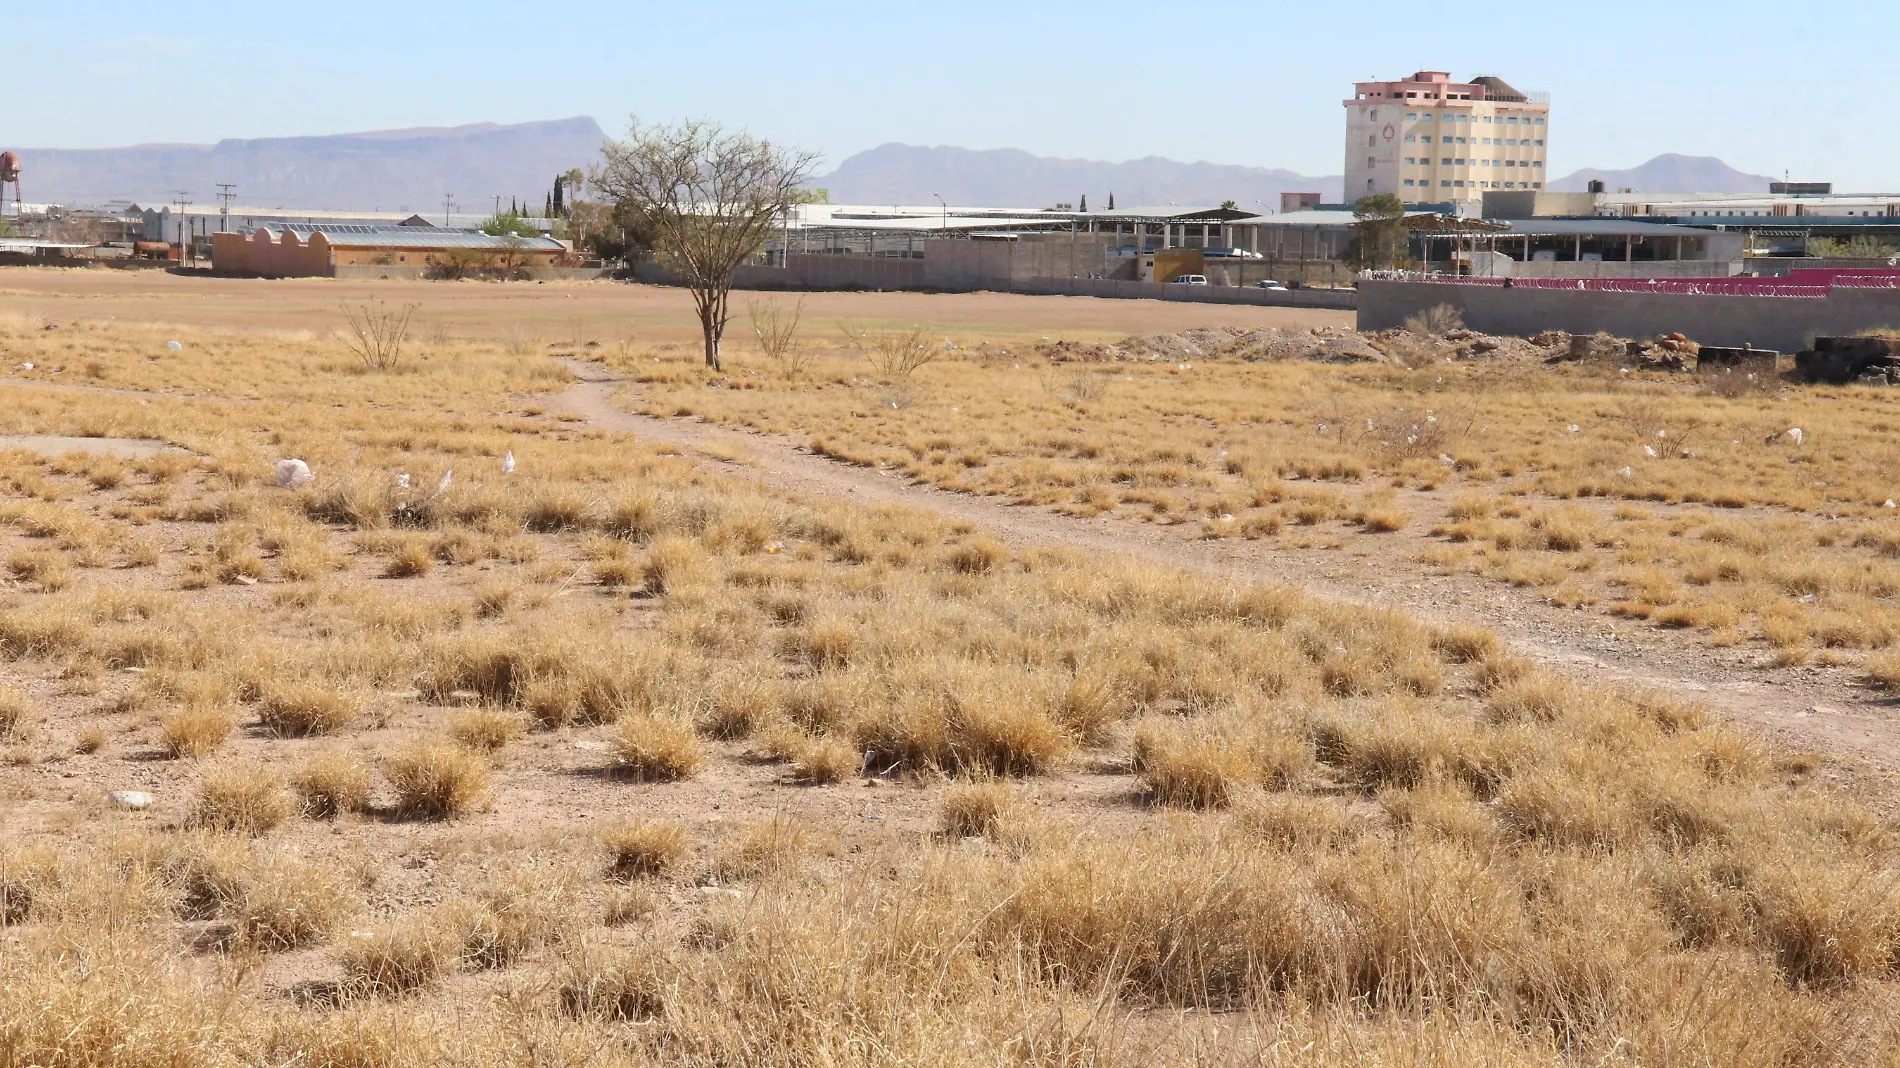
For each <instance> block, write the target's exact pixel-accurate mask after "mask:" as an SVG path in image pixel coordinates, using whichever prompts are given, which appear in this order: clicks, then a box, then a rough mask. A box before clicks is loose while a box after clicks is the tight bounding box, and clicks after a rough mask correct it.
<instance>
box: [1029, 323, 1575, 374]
mask: <svg viewBox="0 0 1900 1068" xmlns="http://www.w3.org/2000/svg"><path fill="white" fill-rule="evenodd" d="M1570 343H1571V340H1570V335H1569V334H1566V333H1563V332H1562V331H1549V332H1547V333H1544V334H1539V335H1537V336H1536V337H1534V338H1529V339H1526V338H1517V337H1493V336H1491V335H1488V334H1481V333H1478V332H1477V331H1475V330H1464V329H1459V330H1452V331H1450V332H1448V333H1446V334H1444V335H1442V336H1439V335H1432V334H1420V333H1417V332H1414V331H1409V330H1381V331H1378V332H1376V333H1369V334H1362V333H1360V332H1358V331H1356V330H1349V329H1335V328H1332V327H1324V326H1320V327H1314V328H1312V329H1310V330H1277V329H1263V330H1241V329H1237V328H1233V327H1226V328H1220V329H1208V330H1182V331H1178V332H1175V333H1171V334H1149V335H1145V336H1137V337H1129V338H1124V339H1122V340H1121V341H1118V342H1115V343H1113V344H1091V343H1086V342H1078V341H1055V342H1047V343H1044V344H1042V345H1039V346H1037V347H1036V350H1035V351H1036V354H1037V355H1039V356H1042V357H1043V358H1044V359H1047V360H1049V361H1051V362H1052V363H1118V362H1129V361H1143V362H1160V361H1164V360H1166V361H1174V362H1183V361H1193V360H1219V359H1225V360H1241V361H1245V362H1249V363H1251V362H1256V361H1279V360H1311V361H1314V362H1317V363H1402V364H1405V365H1407V366H1414V367H1416V366H1419V365H1421V364H1424V363H1437V362H1440V361H1443V360H1455V361H1465V360H1495V361H1508V362H1532V361H1538V360H1551V359H1553V358H1563V354H1564V353H1565V352H1567V351H1568V349H1569V346H1570Z"/></svg>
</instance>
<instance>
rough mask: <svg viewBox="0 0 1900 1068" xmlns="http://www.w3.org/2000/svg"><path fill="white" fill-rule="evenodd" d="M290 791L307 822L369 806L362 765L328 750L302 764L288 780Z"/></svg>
mask: <svg viewBox="0 0 1900 1068" xmlns="http://www.w3.org/2000/svg"><path fill="white" fill-rule="evenodd" d="M290 785H291V789H293V790H295V791H296V792H297V797H298V799H299V800H300V801H301V802H302V805H303V812H304V815H306V816H308V817H310V818H311V819H334V818H336V817H337V816H340V815H342V814H343V813H345V812H361V811H363V810H364V809H365V808H367V807H368V806H369V791H370V775H369V769H368V768H366V767H364V766H363V763H362V761H360V760H358V759H356V758H355V757H354V756H351V755H350V754H349V753H346V752H343V751H342V750H332V751H330V752H327V753H322V754H319V755H318V756H315V757H312V758H311V759H310V760H308V761H306V762H305V763H304V765H303V766H302V767H300V768H298V769H297V770H296V771H295V772H294V773H292V775H291V777H290Z"/></svg>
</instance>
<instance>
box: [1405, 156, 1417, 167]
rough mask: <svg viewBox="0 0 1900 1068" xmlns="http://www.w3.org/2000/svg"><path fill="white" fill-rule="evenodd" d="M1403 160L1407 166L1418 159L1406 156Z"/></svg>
mask: <svg viewBox="0 0 1900 1068" xmlns="http://www.w3.org/2000/svg"><path fill="white" fill-rule="evenodd" d="M1405 162H1406V165H1407V166H1410V165H1411V164H1414V163H1417V162H1418V160H1416V159H1413V158H1412V157H1411V156H1407V157H1405Z"/></svg>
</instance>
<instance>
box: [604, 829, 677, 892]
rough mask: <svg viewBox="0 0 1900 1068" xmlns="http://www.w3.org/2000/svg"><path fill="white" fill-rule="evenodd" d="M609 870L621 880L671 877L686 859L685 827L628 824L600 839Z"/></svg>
mask: <svg viewBox="0 0 1900 1068" xmlns="http://www.w3.org/2000/svg"><path fill="white" fill-rule="evenodd" d="M601 842H602V843H603V844H604V845H605V846H606V847H607V867H608V870H609V871H611V872H612V873H613V874H614V875H615V876H617V877H619V878H622V879H631V878H639V877H644V876H653V875H671V874H673V873H674V872H676V871H678V870H679V868H680V865H681V863H682V862H684V861H685V859H686V854H687V850H688V844H687V840H686V828H685V827H684V826H683V825H681V824H678V823H628V824H623V825H621V826H619V827H615V828H614V829H612V830H610V831H608V832H607V833H606V834H604V835H602V836H601Z"/></svg>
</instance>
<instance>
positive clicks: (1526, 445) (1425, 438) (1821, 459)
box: [607, 323, 1900, 684]
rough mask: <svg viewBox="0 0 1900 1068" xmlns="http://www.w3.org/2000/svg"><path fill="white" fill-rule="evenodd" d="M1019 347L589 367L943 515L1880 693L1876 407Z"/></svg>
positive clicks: (1886, 632)
mask: <svg viewBox="0 0 1900 1068" xmlns="http://www.w3.org/2000/svg"><path fill="white" fill-rule="evenodd" d="M814 326H815V329H814V331H813V332H814V333H815V334H816V335H817V336H818V337H819V338H820V339H823V338H824V333H825V329H826V324H822V323H820V324H814ZM1043 348H1044V349H1045V352H1044V353H1041V354H1039V353H1037V352H1035V351H1032V352H1025V353H1018V354H1015V355H1011V356H993V355H992V356H990V357H989V358H971V357H969V356H958V357H956V358H948V357H946V358H944V359H940V360H938V361H936V362H932V363H930V364H927V365H925V366H923V367H921V368H919V369H917V370H916V371H915V372H913V373H911V374H909V375H905V376H899V377H896V378H892V377H890V376H880V375H876V374H872V373H868V372H867V369H866V366H865V361H864V360H863V359H862V358H859V357H858V356H857V355H856V353H854V352H853V351H852V350H851V349H849V348H848V347H840V345H839V344H838V343H837V341H836V340H835V339H833V344H832V345H831V346H830V347H828V348H824V349H821V350H820V352H819V354H818V355H816V356H814V357H813V358H812V359H811V360H810V364H809V366H808V368H806V370H805V371H804V373H802V374H800V375H797V376H793V375H788V374H786V373H783V371H782V370H780V369H777V368H775V367H774V366H773V365H772V364H771V363H770V361H766V360H763V359H761V358H760V357H758V356H753V357H752V359H751V360H750V361H746V360H744V359H743V358H741V359H738V360H735V361H733V364H734V366H733V367H731V368H729V370H730V372H731V373H730V374H728V375H725V376H708V375H706V374H704V373H703V372H702V371H701V370H700V369H699V368H698V367H697V365H696V364H694V363H693V362H692V360H691V358H690V354H688V353H682V352H677V351H668V350H664V349H661V350H657V351H651V352H634V353H629V354H624V355H614V356H609V357H608V358H607V362H608V364H609V365H610V366H615V367H618V368H620V370H621V371H622V372H623V373H624V374H626V375H627V376H629V377H630V378H632V379H633V380H634V381H635V383H636V385H635V387H634V388H632V389H630V390H628V391H627V392H626V393H625V394H624V395H623V401H624V402H625V403H626V404H628V405H629V406H631V407H636V408H637V409H639V410H642V411H644V412H646V413H648V414H650V415H654V416H661V417H678V416H696V417H699V418H702V419H707V420H712V421H715V422H718V423H721V424H724V425H728V426H733V427H739V428H744V429H748V430H752V431H757V432H760V433H763V434H768V435H775V436H778V437H779V438H780V439H781V440H785V441H788V442H792V443H795V444H797V445H800V446H802V447H804V448H806V449H808V450H809V451H812V452H815V453H819V454H823V455H827V456H830V457H834V458H836V459H839V460H842V461H845V462H848V463H853V464H858V465H863V466H866V467H871V468H876V469H881V470H888V471H892V472H896V473H900V474H902V475H904V476H906V477H908V478H910V479H914V480H917V481H920V482H923V483H927V484H930V485H934V486H938V487H942V488H946V489H951V490H958V491H964V492H969V493H974V494H984V495H994V496H997V497H999V498H1002V499H1004V500H1007V501H1011V502H1015V503H1021V504H1030V505H1037V506H1041V507H1044V508H1046V509H1049V510H1051V511H1053V512H1056V513H1059V514H1064V515H1071V516H1079V517H1104V518H1123V519H1138V520H1143V521H1148V522H1153V523H1156V524H1159V525H1163V526H1168V527H1173V528H1178V529H1179V530H1181V531H1183V532H1185V533H1187V534H1188V535H1189V536H1193V537H1204V538H1212V539H1242V540H1247V541H1253V542H1258V543H1259V545H1260V546H1261V547H1263V548H1266V547H1270V548H1272V549H1277V550H1283V551H1302V550H1336V551H1337V550H1348V549H1351V548H1352V547H1354V546H1360V547H1364V548H1367V549H1369V550H1370V551H1371V552H1372V553H1373V555H1375V556H1379V557H1382V558H1386V559H1392V558H1400V559H1404V560H1408V561H1411V562H1413V563H1416V564H1418V565H1420V566H1422V567H1423V568H1425V569H1426V570H1428V571H1440V572H1446V571H1449V572H1458V573H1470V574H1474V575H1479V576H1483V577H1486V578H1490V579H1493V580H1496V581H1497V582H1500V583H1504V584H1508V585H1511V586H1515V587H1520V588H1524V589H1527V590H1531V591H1535V592H1536V594H1537V595H1538V596H1539V597H1540V598H1541V599H1542V600H1544V601H1545V602H1547V603H1549V604H1553V605H1558V606H1562V607H1568V608H1579V609H1583V610H1586V611H1589V612H1591V613H1594V614H1598V615H1607V616H1609V617H1611V618H1616V619H1623V620H1632V621H1638V622H1641V623H1644V624H1646V625H1650V626H1654V627H1661V628H1673V629H1681V630H1685V631H1688V632H1690V633H1692V634H1695V635H1697V636H1699V637H1700V638H1701V639H1702V640H1703V641H1704V642H1705V643H1706V644H1707V645H1709V646H1712V647H1717V648H1734V649H1739V650H1742V651H1745V652H1749V653H1752V654H1753V657H1754V661H1755V662H1758V663H1770V662H1772V663H1778V664H1782V665H1788V664H1801V663H1806V662H1809V661H1810V660H1816V661H1818V662H1820V663H1823V664H1826V665H1831V666H1844V667H1849V668H1852V669H1854V670H1856V671H1859V672H1861V674H1862V675H1863V676H1865V677H1871V678H1873V679H1875V680H1878V681H1881V682H1883V684H1884V683H1885V682H1886V681H1888V680H1896V681H1900V677H1897V676H1896V675H1895V670H1896V669H1895V667H1894V666H1893V664H1894V661H1893V657H1892V654H1891V653H1890V652H1889V650H1890V649H1891V648H1892V647H1893V645H1894V642H1895V641H1896V639H1900V601H1896V599H1895V594H1896V593H1897V592H1900V563H1897V562H1896V556H1897V555H1900V513H1896V512H1895V510H1894V509H1892V508H1891V507H1888V503H1887V502H1888V501H1890V500H1892V499H1893V498H1894V497H1895V496H1896V495H1900V477H1896V476H1895V474H1894V472H1895V470H1896V463H1897V462H1900V449H1897V448H1896V446H1895V444H1894V437H1893V435H1894V430H1895V428H1896V427H1900V398H1895V397H1893V396H1892V395H1890V394H1889V393H1888V392H1887V391H1884V390H1874V389H1866V388H1861V387H1855V388H1803V389H1800V390H1793V391H1785V392H1780V393H1764V392H1744V393H1742V394H1741V395H1736V396H1716V395H1712V394H1711V393H1710V392H1709V391H1708V390H1707V389H1704V388H1702V387H1701V386H1700V385H1699V384H1698V383H1696V382H1695V381H1694V380H1693V379H1692V378H1689V377H1688V376H1682V375H1673V376H1672V375H1666V374H1642V373H1636V374H1632V373H1630V372H1628V371H1626V370H1624V369H1622V368H1619V367H1615V366H1606V367H1588V366H1570V367H1564V368H1547V367H1545V366H1543V365H1541V364H1531V365H1525V364H1521V363H1504V362H1446V361H1443V360H1439V361H1434V362H1429V363H1426V364H1424V365H1423V366H1421V367H1419V368H1417V369H1409V368H1405V367H1400V366H1389V365H1355V366H1346V367H1340V366H1325V365H1318V364H1309V363H1288V362H1251V361H1243V360H1240V359H1236V358H1234V357H1233V356H1232V355H1231V354H1226V355H1223V354H1220V353H1218V352H1211V353H1208V354H1206V355H1205V356H1202V357H1196V356H1194V355H1185V356H1183V355H1181V354H1180V353H1178V352H1177V353H1175V354H1173V355H1170V356H1167V357H1165V358H1159V359H1150V358H1143V357H1135V358H1132V359H1129V360H1126V361H1122V362H1115V363H1109V364H1101V363H1086V364H1085V363H1073V362H1064V361H1063V360H1062V359H1061V356H1062V353H1061V352H1060V351H1059V350H1057V351H1053V352H1050V351H1047V350H1048V347H1043ZM1051 355H1053V356H1054V357H1055V359H1053V360H1052V359H1050V358H1048V356H1051ZM1792 428H1799V430H1797V431H1794V432H1793V433H1790V431H1791V429H1792Z"/></svg>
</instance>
